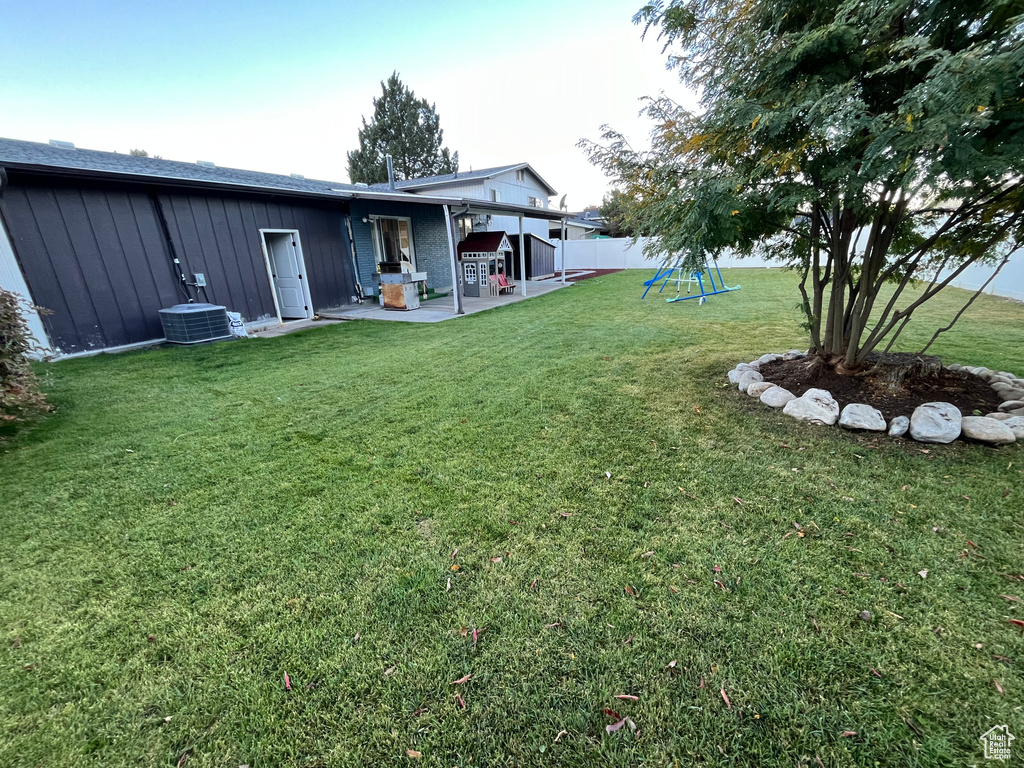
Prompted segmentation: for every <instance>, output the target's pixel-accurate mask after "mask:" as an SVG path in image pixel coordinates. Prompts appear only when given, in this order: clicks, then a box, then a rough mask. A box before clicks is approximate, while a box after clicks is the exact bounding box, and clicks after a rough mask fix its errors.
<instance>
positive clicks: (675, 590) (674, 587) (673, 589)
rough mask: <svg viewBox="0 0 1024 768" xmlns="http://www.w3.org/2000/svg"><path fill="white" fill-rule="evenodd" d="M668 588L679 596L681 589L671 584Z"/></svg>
mask: <svg viewBox="0 0 1024 768" xmlns="http://www.w3.org/2000/svg"><path fill="white" fill-rule="evenodd" d="M668 588H669V589H671V590H672V592H673V594H678V592H679V587H677V586H675V585H674V584H669V585H668Z"/></svg>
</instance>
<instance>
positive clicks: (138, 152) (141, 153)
mask: <svg viewBox="0 0 1024 768" xmlns="http://www.w3.org/2000/svg"><path fill="white" fill-rule="evenodd" d="M128 154H129V155H131V156H132V157H149V152H147V151H146V150H144V149H129V150H128Z"/></svg>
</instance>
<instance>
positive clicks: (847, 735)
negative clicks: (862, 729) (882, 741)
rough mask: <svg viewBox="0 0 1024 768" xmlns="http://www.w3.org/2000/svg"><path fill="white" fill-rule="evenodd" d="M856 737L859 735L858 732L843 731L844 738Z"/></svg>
mask: <svg viewBox="0 0 1024 768" xmlns="http://www.w3.org/2000/svg"><path fill="white" fill-rule="evenodd" d="M856 735H857V732H856V731H843V736H845V737H847V738H849V737H850V736H856Z"/></svg>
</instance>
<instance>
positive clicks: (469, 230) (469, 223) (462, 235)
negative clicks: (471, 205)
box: [458, 216, 473, 243]
mask: <svg viewBox="0 0 1024 768" xmlns="http://www.w3.org/2000/svg"><path fill="white" fill-rule="evenodd" d="M458 223H459V242H460V243H461V242H462V241H463V240H465V239H466V238H467V237H469V236H470V235H471V234H473V219H472V218H471V217H470V216H460V217H459V220H458Z"/></svg>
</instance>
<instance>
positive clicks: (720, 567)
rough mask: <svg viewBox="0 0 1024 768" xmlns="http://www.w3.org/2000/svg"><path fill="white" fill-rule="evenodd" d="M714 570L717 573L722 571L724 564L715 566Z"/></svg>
mask: <svg viewBox="0 0 1024 768" xmlns="http://www.w3.org/2000/svg"><path fill="white" fill-rule="evenodd" d="M714 571H715V573H721V572H722V566H720V565H716V566H715V568H714Z"/></svg>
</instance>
